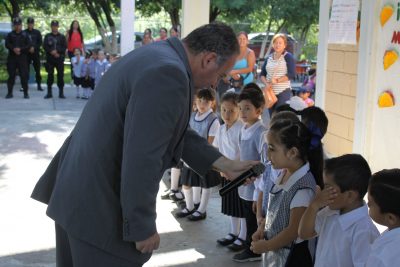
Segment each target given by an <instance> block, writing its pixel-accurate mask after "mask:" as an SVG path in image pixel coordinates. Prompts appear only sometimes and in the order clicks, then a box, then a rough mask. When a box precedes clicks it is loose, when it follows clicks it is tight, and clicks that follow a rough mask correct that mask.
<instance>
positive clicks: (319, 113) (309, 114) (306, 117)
mask: <svg viewBox="0 0 400 267" xmlns="http://www.w3.org/2000/svg"><path fill="white" fill-rule="evenodd" d="M299 113H300V115H301V121H302V122H303V123H304V124H305V125H306V126H307V127H310V123H313V124H314V125H315V126H317V127H318V128H319V129H320V130H321V134H322V137H323V136H324V135H325V134H326V131H327V130H328V117H326V114H325V112H324V111H323V110H322V109H320V108H319V107H316V106H312V107H308V108H305V109H303V110H302V111H300V112H299Z"/></svg>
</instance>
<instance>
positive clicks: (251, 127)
mask: <svg viewBox="0 0 400 267" xmlns="http://www.w3.org/2000/svg"><path fill="white" fill-rule="evenodd" d="M264 105H265V100H264V96H263V94H262V91H261V89H260V88H259V87H258V85H257V84H255V83H249V84H247V85H246V86H245V87H244V88H243V90H242V91H241V93H240V94H239V109H240V119H241V120H242V121H243V123H244V125H243V127H242V129H241V132H240V143H239V151H240V160H257V161H259V160H260V156H261V148H262V144H263V133H264V132H265V130H266V128H265V127H264V125H263V123H262V121H261V120H260V119H259V117H260V115H261V114H262V111H263V108H264ZM256 181H257V182H255V183H252V184H249V185H242V186H240V187H239V188H238V191H239V196H240V198H241V199H242V203H243V211H244V217H245V218H246V226H247V235H246V242H245V249H244V250H243V251H242V252H240V253H238V254H236V255H234V257H233V260H234V261H236V262H248V261H257V260H261V255H260V254H257V253H253V252H252V251H251V250H250V243H251V236H252V234H253V233H254V232H255V231H256V230H257V217H256V214H255V213H256V211H255V209H256V201H257V198H258V196H257V195H256V194H255V188H256V187H257V185H258V182H259V181H260V179H256Z"/></svg>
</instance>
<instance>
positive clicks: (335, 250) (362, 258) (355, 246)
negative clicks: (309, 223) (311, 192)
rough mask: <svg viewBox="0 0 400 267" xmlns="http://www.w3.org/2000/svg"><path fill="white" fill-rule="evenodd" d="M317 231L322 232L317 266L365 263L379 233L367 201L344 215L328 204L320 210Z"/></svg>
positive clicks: (316, 261)
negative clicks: (369, 213)
mask: <svg viewBox="0 0 400 267" xmlns="http://www.w3.org/2000/svg"><path fill="white" fill-rule="evenodd" d="M315 232H316V233H317V234H318V243H317V252H316V255H315V265H314V266H316V267H323V266H324V267H332V266H338V267H339V266H340V267H347V266H355V267H364V266H365V263H366V262H367V258H368V255H369V253H370V249H371V244H372V243H373V242H374V240H375V239H376V238H377V237H378V236H379V232H378V229H376V227H375V225H374V223H373V222H372V220H371V218H370V217H369V215H368V207H367V205H366V204H365V203H364V204H363V206H362V207H360V208H357V209H355V210H352V211H350V212H348V213H345V214H343V215H340V213H339V210H331V209H329V207H325V208H324V209H322V210H320V211H319V212H318V214H317V217H316V221H315Z"/></svg>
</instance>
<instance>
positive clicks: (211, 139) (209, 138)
mask: <svg viewBox="0 0 400 267" xmlns="http://www.w3.org/2000/svg"><path fill="white" fill-rule="evenodd" d="M214 137H215V136H209V137H208V143H209V144H211V145H212V143H213V142H214Z"/></svg>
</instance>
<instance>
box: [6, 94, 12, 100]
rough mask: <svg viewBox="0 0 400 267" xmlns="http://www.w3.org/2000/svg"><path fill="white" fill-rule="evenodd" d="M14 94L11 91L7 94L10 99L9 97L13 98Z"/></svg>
mask: <svg viewBox="0 0 400 267" xmlns="http://www.w3.org/2000/svg"><path fill="white" fill-rule="evenodd" d="M13 97H14V96H13V94H11V93H8V94H7V95H6V98H7V99H8V98H13Z"/></svg>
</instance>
